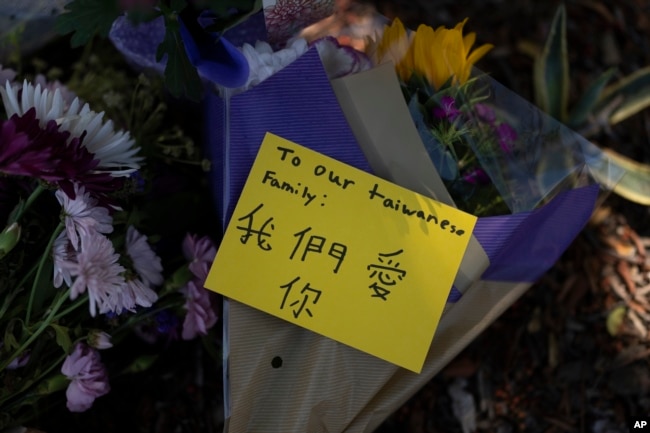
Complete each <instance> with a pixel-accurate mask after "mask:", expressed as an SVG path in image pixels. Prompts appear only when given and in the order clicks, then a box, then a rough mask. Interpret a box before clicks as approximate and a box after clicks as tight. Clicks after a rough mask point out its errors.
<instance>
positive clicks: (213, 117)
mask: <svg viewBox="0 0 650 433" xmlns="http://www.w3.org/2000/svg"><path fill="white" fill-rule="evenodd" d="M227 103H229V104H230V107H229V111H228V110H225V104H227ZM205 104H206V110H205V112H206V115H207V119H206V126H207V131H206V136H207V139H208V146H207V152H208V153H209V156H210V157H211V160H212V172H211V176H212V182H213V185H214V187H215V189H214V193H215V196H214V199H215V203H216V204H217V209H218V214H219V215H220V216H221V218H222V224H223V228H225V227H226V225H227V223H228V219H229V218H230V216H231V214H232V212H233V210H234V208H235V204H236V203H237V198H238V197H239V195H240V193H241V191H242V189H243V187H244V183H245V182H246V178H247V177H248V173H249V171H250V169H251V167H252V166H253V162H254V160H255V156H256V155H257V151H258V149H259V147H260V145H261V144H262V140H263V139H264V134H266V132H272V133H274V134H276V135H279V136H280V137H283V138H286V139H287V140H291V141H294V142H296V143H298V144H301V145H303V146H306V147H309V148H310V149H313V150H315V151H317V152H320V153H322V154H324V155H327V156H329V157H332V158H335V159H337V160H339V161H342V162H345V163H346V164H349V165H352V166H354V167H357V168H359V169H361V170H365V171H370V167H369V165H368V162H367V161H366V158H365V156H364V154H363V152H362V151H361V149H360V148H359V145H358V144H357V142H356V139H355V138H354V135H353V134H352V131H351V130H350V127H349V125H348V123H347V121H346V120H345V116H344V115H343V112H342V111H341V109H340V108H339V105H338V102H337V100H336V96H335V95H334V92H333V90H332V87H331V86H330V83H329V79H328V77H327V74H326V73H325V70H324V69H323V65H322V63H321V61H320V57H319V56H318V52H317V51H316V49H313V48H312V49H310V50H308V51H307V52H306V53H305V54H304V55H302V56H301V57H300V58H299V59H298V60H296V61H295V62H294V63H292V64H291V65H289V66H288V67H286V68H285V69H283V70H281V71H279V72H278V73H277V74H275V75H274V76H272V77H270V78H269V79H267V80H266V81H264V82H262V83H261V84H260V85H258V86H256V87H254V88H253V89H251V90H249V91H247V92H244V93H241V94H238V95H235V96H233V97H231V98H230V101H224V100H223V99H222V98H220V97H218V96H215V95H210V96H209V97H208V98H207V99H206V103H205ZM227 142H229V144H227Z"/></svg>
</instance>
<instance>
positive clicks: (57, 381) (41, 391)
mask: <svg viewBox="0 0 650 433" xmlns="http://www.w3.org/2000/svg"><path fill="white" fill-rule="evenodd" d="M69 384H70V379H68V378H67V377H66V376H64V375H62V374H55V375H54V376H51V377H48V378H47V379H45V380H43V381H40V382H39V384H38V387H37V388H36V394H37V396H39V397H40V396H43V395H49V394H52V393H53V392H57V391H61V390H62V389H64V388H66V387H67V386H68V385H69Z"/></svg>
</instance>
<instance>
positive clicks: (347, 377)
mask: <svg viewBox="0 0 650 433" xmlns="http://www.w3.org/2000/svg"><path fill="white" fill-rule="evenodd" d="M399 92H400V90H399V85H398V83H397V79H396V77H395V75H394V72H393V71H392V67H390V68H388V67H378V68H375V69H373V70H371V71H367V72H364V73H361V74H358V75H353V76H350V77H346V78H343V79H339V80H334V82H333V83H330V81H329V79H328V78H327V75H326V74H325V71H324V69H323V67H322V64H321V62H320V58H319V57H318V53H317V52H316V50H314V49H311V50H309V51H308V52H307V53H306V54H304V55H303V56H301V57H300V58H299V59H298V60H296V61H295V62H294V63H293V64H291V65H289V66H288V67H286V68H285V69H283V70H282V71H279V72H278V73H277V74H275V75H274V76H272V77H270V78H269V79H268V80H266V81H264V82H263V83H261V84H260V85H259V86H257V87H255V88H253V89H251V90H249V91H247V92H244V93H242V94H238V95H235V96H232V97H230V98H228V99H227V100H224V99H221V98H219V97H216V96H213V97H211V98H209V99H208V101H207V103H206V114H207V121H206V124H207V125H208V128H207V131H206V133H207V139H208V144H209V145H208V152H209V153H210V155H209V156H210V158H211V160H212V162H213V170H212V176H213V177H212V179H211V182H212V185H213V186H214V197H215V201H216V203H217V207H218V211H219V214H220V215H221V216H222V221H221V222H222V225H223V227H224V229H225V226H226V225H227V223H228V219H229V218H230V216H231V214H232V211H233V209H234V206H235V204H236V201H237V197H238V195H239V193H240V192H241V189H242V188H243V185H244V183H245V181H246V177H247V175H248V172H249V170H250V168H251V166H252V164H253V161H254V158H255V155H256V153H257V150H258V148H259V146H260V144H261V143H262V139H263V137H264V134H265V133H266V132H272V133H274V134H276V135H279V136H281V137H283V138H286V139H288V140H291V141H294V142H296V143H299V144H301V145H303V146H306V147H309V148H311V149H313V150H316V151H318V152H321V153H323V154H325V155H327V156H330V157H333V158H336V159H338V160H340V161H342V162H345V163H348V164H350V165H353V166H355V167H357V168H359V169H362V170H366V171H369V172H372V173H374V174H376V175H379V176H381V177H384V178H386V179H387V180H390V181H393V182H395V183H398V184H400V185H402V186H404V187H407V188H410V189H413V190H415V191H417V192H420V193H422V194H426V195H428V196H430V197H433V198H436V199H437V200H440V201H442V202H446V203H451V198H450V197H449V194H448V193H447V191H446V190H445V188H444V185H443V184H442V181H441V180H440V178H439V176H438V175H437V173H436V170H435V168H434V167H433V165H432V164H431V162H430V160H429V158H428V156H427V155H426V152H425V150H424V149H423V146H422V143H421V141H420V140H419V137H418V133H417V131H416V130H415V126H414V125H413V123H412V121H410V118H409V113H408V110H407V108H406V104H405V103H404V101H403V98H402V97H401V94H400V93H399ZM396 95H398V96H399V97H398V98H397V99H396ZM400 98H401V99H400ZM397 101H399V102H397ZM598 189H599V188H598V186H597V185H591V186H587V187H582V188H576V189H572V190H568V191H565V192H563V193H561V194H559V195H558V196H557V197H555V198H554V199H553V200H551V201H550V202H549V203H548V204H546V205H544V206H542V207H541V208H539V209H536V210H534V211H531V212H522V213H518V214H513V215H507V216H499V217H487V218H479V220H478V222H477V225H476V228H475V231H474V236H473V239H472V241H471V243H470V246H469V248H468V250H467V253H466V255H465V258H464V259H463V262H462V264H461V269H460V271H459V272H458V275H457V278H456V280H455V282H454V287H453V288H450V289H452V290H451V294H450V298H449V302H448V304H447V305H446V307H445V310H444V312H443V314H442V317H441V320H440V323H439V326H438V328H437V330H436V333H435V336H434V338H433V340H432V344H431V346H430V350H429V352H428V355H427V358H426V361H425V364H424V368H423V370H422V372H421V373H420V374H416V373H413V372H410V371H408V370H405V369H402V368H400V367H397V366H395V365H393V364H390V363H388V362H386V361H383V360H381V359H379V358H376V357H373V356H371V355H368V354H366V353H363V352H361V351H358V350H356V349H353V348H351V347H348V346H346V345H343V344H340V343H338V342H336V341H333V340H331V339H329V338H326V337H323V336H320V335H318V334H316V333H313V332H311V331H308V330H306V329H303V328H300V327H298V326H295V325H293V324H290V323H288V322H285V321H283V320H281V319H278V318H275V317H273V316H271V315H269V314H266V313H263V312H261V311H258V310H256V309H253V308H251V307H248V306H246V305H243V304H241V303H238V302H235V301H230V300H226V301H225V305H224V385H225V387H226V390H225V393H226V396H225V397H226V407H225V416H226V426H225V431H226V432H228V433H242V432H263V433H272V432H278V433H279V432H282V433H287V432H295V433H304V432H310V433H316V432H329V433H334V432H371V431H373V430H374V429H376V428H377V427H378V426H379V425H380V424H381V423H382V422H383V421H384V420H385V419H386V417H388V416H389V415H390V414H391V413H392V412H394V411H395V410H396V409H398V408H399V407H400V406H401V405H402V404H403V403H404V402H405V401H406V400H407V399H408V398H409V397H410V396H412V395H413V394H414V393H415V392H416V391H417V390H418V389H420V388H421V387H422V386H424V385H425V384H426V383H427V382H428V381H429V380H430V379H431V378H432V377H433V376H435V375H436V374H437V373H438V372H439V371H440V370H441V369H442V368H443V367H444V366H445V365H446V364H447V363H448V362H449V361H451V360H452V359H453V358H454V357H455V356H456V355H457V354H458V353H459V352H460V351H461V350H462V349H463V348H465V347H466V346H467V345H468V344H469V343H470V342H471V341H472V340H473V339H474V338H475V337H476V336H477V335H479V334H480V333H481V332H482V331H483V330H484V329H485V328H486V327H487V326H488V325H489V324H490V323H492V322H493V321H494V319H496V318H497V317H498V316H499V315H500V314H501V313H502V312H503V311H504V310H505V309H507V308H508V307H509V306H510V305H511V304H512V303H513V302H514V301H515V300H516V299H517V298H518V297H519V296H521V294H522V293H523V292H524V291H525V290H526V289H527V288H528V287H530V285H531V284H532V283H533V282H534V281H535V280H536V279H537V278H538V277H539V276H541V275H542V274H543V273H544V272H545V271H546V270H548V268H550V267H551V266H552V265H553V263H554V262H555V261H556V260H557V259H558V258H559V256H560V254H562V252H563V251H564V250H565V249H566V248H567V247H568V245H569V244H570V243H571V241H572V240H573V239H574V238H575V236H576V235H577V234H578V233H579V232H580V230H582V228H583V227H584V225H585V224H586V222H587V220H588V219H589V217H590V215H591V213H592V211H593V209H594V206H595V203H596V198H597V195H598ZM432 266H433V265H432ZM246 271H247V270H242V272H246ZM432 278H435V276H434V275H433V271H432ZM386 320H399V317H387V318H386ZM277 358H280V359H281V360H282V366H281V367H280V368H274V367H273V363H272V361H273V360H274V359H277Z"/></svg>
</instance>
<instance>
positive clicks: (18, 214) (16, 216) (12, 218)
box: [7, 183, 45, 225]
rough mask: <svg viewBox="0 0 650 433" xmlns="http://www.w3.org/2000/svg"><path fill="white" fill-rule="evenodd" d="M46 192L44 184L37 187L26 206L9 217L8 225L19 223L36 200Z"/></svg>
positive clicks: (26, 201)
mask: <svg viewBox="0 0 650 433" xmlns="http://www.w3.org/2000/svg"><path fill="white" fill-rule="evenodd" d="M43 191H45V187H44V186H43V184H42V183H39V184H38V185H36V188H34V191H32V193H31V194H30V195H29V197H27V200H25V204H23V205H22V206H20V207H19V208H18V209H17V210H16V213H15V214H13V212H12V215H11V216H10V217H9V221H8V223H7V225H10V224H12V223H15V222H18V221H19V220H20V218H21V217H22V216H23V214H24V213H25V212H26V211H27V209H29V207H30V206H31V205H32V203H34V202H35V201H36V199H37V198H38V197H39V196H40V195H41V193H42V192H43Z"/></svg>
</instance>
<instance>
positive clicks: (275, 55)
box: [232, 38, 309, 94]
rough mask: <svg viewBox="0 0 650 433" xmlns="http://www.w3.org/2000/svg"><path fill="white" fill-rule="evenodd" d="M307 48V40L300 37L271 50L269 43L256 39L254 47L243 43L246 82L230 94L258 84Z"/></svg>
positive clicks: (292, 60) (288, 63)
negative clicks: (247, 69)
mask: <svg viewBox="0 0 650 433" xmlns="http://www.w3.org/2000/svg"><path fill="white" fill-rule="evenodd" d="M308 48H309V47H308V46H307V41H306V40H305V39H302V38H296V39H294V40H292V41H290V42H289V43H288V44H287V46H286V48H283V49H281V50H278V51H273V48H271V45H269V44H268V43H267V42H263V41H257V42H256V43H255V46H254V47H253V46H252V45H250V44H244V45H243V46H242V47H241V51H242V54H243V55H244V57H246V60H247V61H248V66H249V69H250V74H249V76H248V80H247V81H246V84H244V85H243V86H242V87H239V88H236V89H233V90H232V94H237V93H241V92H244V91H246V90H248V89H250V88H252V87H254V86H256V85H258V84H259V83H261V82H262V81H264V80H266V79H267V78H269V77H270V76H271V75H273V74H275V73H276V72H278V71H279V70H281V69H283V68H284V67H286V66H288V65H290V64H291V63H293V62H294V61H295V60H296V59H297V58H298V57H300V56H302V55H303V54H304V53H305V52H306V51H307V49H308Z"/></svg>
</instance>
